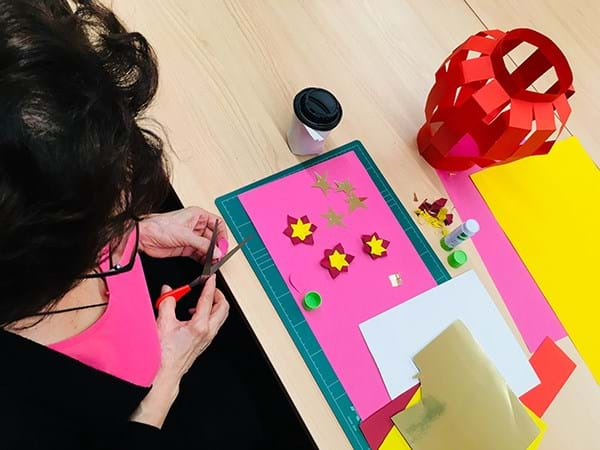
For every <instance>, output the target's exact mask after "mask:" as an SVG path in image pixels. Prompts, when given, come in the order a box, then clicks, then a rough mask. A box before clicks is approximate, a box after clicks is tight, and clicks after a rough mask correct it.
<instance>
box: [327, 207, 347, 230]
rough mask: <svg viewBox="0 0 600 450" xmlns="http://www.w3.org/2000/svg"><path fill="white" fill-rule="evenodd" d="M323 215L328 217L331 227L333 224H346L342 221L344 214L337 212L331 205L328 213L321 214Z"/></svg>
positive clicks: (341, 225) (328, 223)
mask: <svg viewBox="0 0 600 450" xmlns="http://www.w3.org/2000/svg"><path fill="white" fill-rule="evenodd" d="M321 217H325V218H326V219H327V225H329V226H330V227H331V226H333V225H339V226H340V227H343V226H344V223H343V222H342V218H343V216H342V215H341V214H337V213H336V212H335V211H334V210H333V209H331V207H329V211H328V212H327V213H326V214H321Z"/></svg>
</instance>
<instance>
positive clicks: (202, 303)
mask: <svg viewBox="0 0 600 450" xmlns="http://www.w3.org/2000/svg"><path fill="white" fill-rule="evenodd" d="M215 289H216V277H215V276H214V275H213V276H211V277H210V278H209V279H208V280H206V283H205V284H204V287H203V288H202V292H201V293H200V297H198V302H197V303H196V312H195V313H194V315H193V316H192V318H191V319H190V320H191V321H192V322H204V323H207V322H208V318H209V316H210V311H211V310H212V307H213V303H214V299H215Z"/></svg>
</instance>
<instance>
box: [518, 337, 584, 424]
mask: <svg viewBox="0 0 600 450" xmlns="http://www.w3.org/2000/svg"><path fill="white" fill-rule="evenodd" d="M529 362H531V365H532V366H533V369H534V370H535V373H537V376H538V377H539V379H540V384H539V385H537V386H536V387H534V388H533V389H531V390H530V391H529V392H526V393H525V394H523V395H522V396H521V398H520V400H521V402H523V404H524V405H525V406H527V407H528V408H529V409H530V410H532V411H533V412H534V413H535V414H536V415H537V416H538V417H542V416H543V415H544V413H545V412H546V410H547V409H548V407H549V406H550V404H551V403H552V401H553V400H554V398H555V397H556V396H557V395H558V393H559V391H560V390H561V389H562V387H563V386H564V385H565V383H566V382H567V380H568V379H569V377H570V376H571V374H572V373H573V371H574V370H575V363H574V362H573V361H571V359H570V358H569V357H568V356H567V355H566V354H565V352H563V351H562V350H561V349H560V348H559V347H558V345H556V344H555V343H554V342H553V341H552V339H549V338H546V339H544V341H543V342H542V344H541V345H540V346H539V348H538V349H537V350H536V351H535V353H534V354H533V355H531V358H530V359H529Z"/></svg>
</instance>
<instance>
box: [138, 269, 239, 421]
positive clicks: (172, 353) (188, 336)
mask: <svg viewBox="0 0 600 450" xmlns="http://www.w3.org/2000/svg"><path fill="white" fill-rule="evenodd" d="M170 290H171V288H170V287H168V286H163V288H162V294H164V293H165V292H168V291H170ZM228 313H229V303H227V300H225V296H224V295H223V293H222V292H221V291H220V290H218V289H217V288H216V284H215V276H214V275H213V276H212V277H210V278H209V279H208V280H207V281H206V284H205V285H204V289H202V293H201V294H200V298H198V303H197V304H196V308H195V311H194V314H193V315H192V318H191V319H190V320H188V321H185V322H182V321H180V320H178V319H177V317H176V316H175V299H174V298H173V297H167V298H166V299H165V300H164V301H163V302H162V303H161V304H160V307H159V309H158V319H157V325H158V337H159V339H160V345H161V362H160V369H159V370H158V373H157V374H156V378H155V379H154V383H153V384H152V388H151V389H150V392H148V394H147V395H146V397H145V398H144V399H143V400H142V402H141V403H140V404H139V406H138V408H137V409H136V410H135V411H134V413H133V414H132V415H131V417H130V420H132V421H134V422H141V423H145V424H148V425H152V426H155V427H157V428H160V427H162V425H163V423H164V421H165V419H166V417H167V414H168V412H169V409H170V408H171V405H172V404H173V402H174V401H175V398H176V397H177V394H178V392H179V382H180V381H181V378H182V377H183V376H184V375H185V374H186V372H187V371H188V370H189V369H190V367H191V366H192V364H193V363H194V361H195V360H196V358H197V357H198V356H199V355H200V354H201V353H202V352H203V351H204V350H206V348H207V347H208V346H209V345H210V343H211V342H212V340H213V338H214V337H215V336H216V335H217V333H218V331H219V328H221V325H223V322H225V319H226V318H227V314H228Z"/></svg>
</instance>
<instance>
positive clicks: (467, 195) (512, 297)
mask: <svg viewBox="0 0 600 450" xmlns="http://www.w3.org/2000/svg"><path fill="white" fill-rule="evenodd" d="M477 170H480V169H479V168H474V169H469V170H467V171H464V172H459V173H457V174H454V175H450V174H449V173H448V172H443V171H438V175H439V177H440V179H441V180H442V183H443V184H444V187H445V188H446V191H447V192H448V195H449V196H450V199H451V201H452V203H453V204H454V206H455V207H456V209H457V210H458V212H459V213H460V216H461V218H462V219H463V220H466V219H477V221H478V222H479V224H480V225H481V230H480V231H479V233H477V234H476V235H475V236H474V237H473V243H474V244H475V247H476V248H477V251H478V252H479V255H480V256H481V258H482V259H483V262H484V263H485V267H486V268H487V270H488V272H489V273H490V275H491V277H492V279H493V280H494V284H495V285H496V288H497V289H498V291H499V292H500V295H501V296H502V298H503V300H504V304H505V305H506V307H507V308H508V311H509V312H510V315H511V316H512V318H513V320H514V321H515V325H516V326H517V328H518V329H519V332H520V333H521V336H522V337H523V340H524V341H525V344H526V345H527V348H528V349H529V351H531V352H533V351H535V349H537V348H538V347H539V345H540V344H541V343H542V341H543V340H544V338H545V337H546V336H548V337H550V338H551V339H553V340H557V339H560V338H562V337H565V336H566V335H567V333H566V331H565V329H564V328H563V327H562V325H561V323H560V321H559V320H558V319H557V317H556V314H554V312H553V311H552V308H551V307H550V305H549V304H548V302H547V301H546V298H545V297H544V296H543V295H542V292H541V291H540V289H539V288H538V286H537V284H536V283H535V281H534V280H533V278H532V277H531V275H530V274H529V271H528V270H527V268H526V267H525V264H523V261H521V258H519V255H518V254H517V252H516V251H515V249H514V248H513V246H512V245H511V243H510V241H509V240H508V238H507V237H506V235H505V234H504V231H502V228H500V225H499V224H498V222H497V221H496V219H495V218H494V216H493V215H492V213H491V211H490V210H489V208H488V207H487V205H486V203H485V201H484V200H483V198H482V197H481V195H480V194H479V191H478V190H477V188H476V187H475V185H474V184H473V182H472V181H471V178H469V176H470V174H471V173H473V172H476V171H477Z"/></svg>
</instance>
